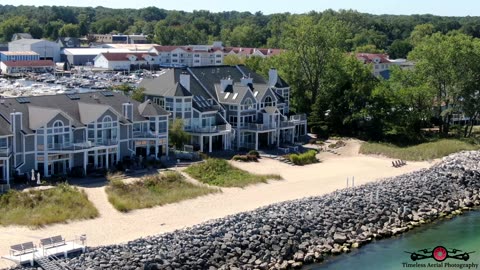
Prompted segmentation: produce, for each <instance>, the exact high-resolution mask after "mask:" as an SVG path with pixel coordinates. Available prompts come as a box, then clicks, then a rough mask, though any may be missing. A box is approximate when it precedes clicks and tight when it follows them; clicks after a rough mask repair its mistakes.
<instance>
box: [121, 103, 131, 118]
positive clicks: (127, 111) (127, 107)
mask: <svg viewBox="0 0 480 270" xmlns="http://www.w3.org/2000/svg"><path fill="white" fill-rule="evenodd" d="M122 115H123V117H125V118H126V119H128V120H130V121H131V120H133V104H132V103H130V102H128V103H123V104H122Z"/></svg>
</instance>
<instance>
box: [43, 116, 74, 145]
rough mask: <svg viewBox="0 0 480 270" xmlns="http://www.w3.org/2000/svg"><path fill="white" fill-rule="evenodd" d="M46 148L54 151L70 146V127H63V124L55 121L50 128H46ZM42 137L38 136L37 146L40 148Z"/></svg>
mask: <svg viewBox="0 0 480 270" xmlns="http://www.w3.org/2000/svg"><path fill="white" fill-rule="evenodd" d="M47 134H48V136H47V148H48V149H56V148H61V147H64V146H67V145H68V144H70V127H69V126H65V125H64V123H63V122H62V121H60V120H57V121H55V122H54V123H53V125H52V126H51V127H47ZM43 138H44V137H43V136H41V137H40V136H39V139H41V141H39V142H38V145H41V147H40V148H43V149H45V148H44V147H43Z"/></svg>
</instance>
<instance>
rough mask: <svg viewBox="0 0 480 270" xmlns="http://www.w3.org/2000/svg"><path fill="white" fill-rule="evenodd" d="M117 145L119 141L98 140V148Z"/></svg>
mask: <svg viewBox="0 0 480 270" xmlns="http://www.w3.org/2000/svg"><path fill="white" fill-rule="evenodd" d="M117 144H118V140H117V139H106V140H97V146H111V145H117Z"/></svg>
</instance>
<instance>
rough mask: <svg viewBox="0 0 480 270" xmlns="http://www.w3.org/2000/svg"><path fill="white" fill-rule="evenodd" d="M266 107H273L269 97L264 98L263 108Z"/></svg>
mask: <svg viewBox="0 0 480 270" xmlns="http://www.w3.org/2000/svg"><path fill="white" fill-rule="evenodd" d="M268 106H273V101H272V98H271V97H270V96H268V97H266V98H265V107H268Z"/></svg>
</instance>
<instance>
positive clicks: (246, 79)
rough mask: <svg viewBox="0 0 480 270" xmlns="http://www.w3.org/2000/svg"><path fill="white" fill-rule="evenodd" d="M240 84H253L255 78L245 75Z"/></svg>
mask: <svg viewBox="0 0 480 270" xmlns="http://www.w3.org/2000/svg"><path fill="white" fill-rule="evenodd" d="M240 84H241V85H243V86H248V85H249V84H253V78H250V76H249V77H247V76H243V77H242V79H241V80H240Z"/></svg>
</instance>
